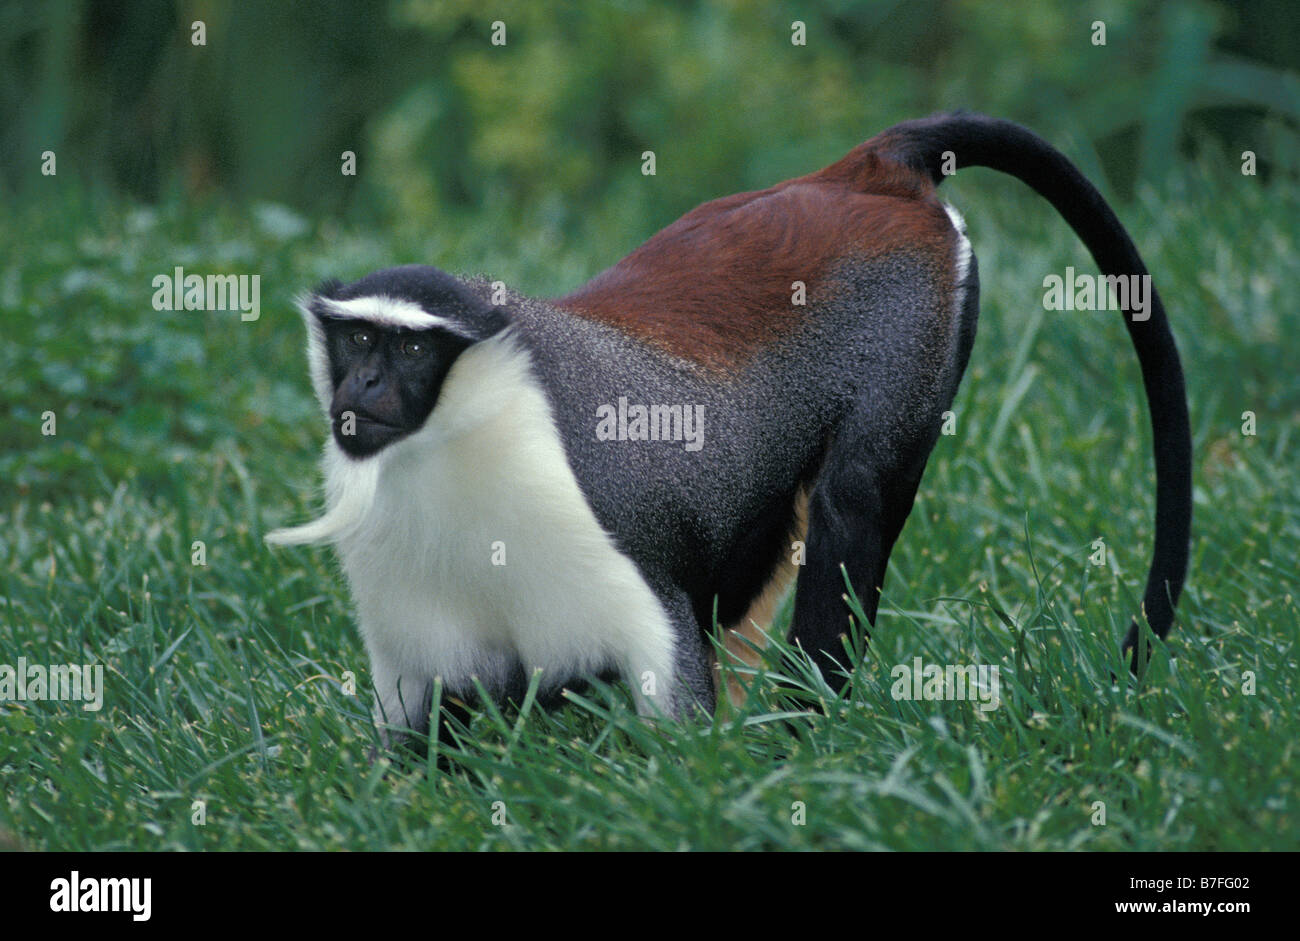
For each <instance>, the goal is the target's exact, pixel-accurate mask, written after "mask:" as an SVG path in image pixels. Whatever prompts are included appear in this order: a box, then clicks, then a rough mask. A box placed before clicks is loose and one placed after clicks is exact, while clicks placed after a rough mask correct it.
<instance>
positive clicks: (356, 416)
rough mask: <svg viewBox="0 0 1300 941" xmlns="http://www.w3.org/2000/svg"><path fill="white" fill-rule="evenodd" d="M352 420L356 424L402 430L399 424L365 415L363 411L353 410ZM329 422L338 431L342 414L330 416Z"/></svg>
mask: <svg viewBox="0 0 1300 941" xmlns="http://www.w3.org/2000/svg"><path fill="white" fill-rule="evenodd" d="M352 421H353V422H354V423H355V424H357V425H374V426H375V427H376V428H387V429H389V430H390V431H402V430H403V429H402V427H401V426H400V425H394V424H393V423H392V422H387V421H384V420H383V419H380V418H375V417H374V416H373V415H367V414H365V413H364V412H357V411H353V412H352ZM330 422H331V424H333V426H334V430H335V431H338V430H339V429H341V428H342V427H343V425H344V420H343V416H342V415H332V416H330Z"/></svg>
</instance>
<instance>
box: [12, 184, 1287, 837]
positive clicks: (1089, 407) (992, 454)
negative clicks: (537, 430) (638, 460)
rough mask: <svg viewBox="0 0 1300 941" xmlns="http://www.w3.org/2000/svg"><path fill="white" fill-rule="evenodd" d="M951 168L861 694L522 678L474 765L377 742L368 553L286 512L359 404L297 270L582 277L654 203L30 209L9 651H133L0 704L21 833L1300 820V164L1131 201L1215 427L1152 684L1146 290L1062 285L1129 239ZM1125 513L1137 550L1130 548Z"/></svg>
mask: <svg viewBox="0 0 1300 941" xmlns="http://www.w3.org/2000/svg"><path fill="white" fill-rule="evenodd" d="M950 187H951V189H952V192H950V193H948V194H947V195H948V197H949V198H950V199H952V200H953V201H954V202H955V203H956V204H957V205H958V206H959V207H960V208H961V209H963V211H964V212H965V214H966V217H967V220H968V222H969V225H970V229H971V237H972V240H973V242H974V244H975V249H976V251H977V253H978V254H979V257H980V263H981V273H982V277H983V282H984V291H983V296H984V302H983V316H982V320H981V325H980V336H979V338H978V339H977V341H976V347H975V352H974V355H973V357H972V366H971V370H970V372H969V373H968V375H967V378H966V381H965V383H964V385H963V387H962V391H961V393H960V395H959V398H958V402H957V406H956V412H957V415H958V433H957V434H956V435H955V436H953V437H946V438H943V439H941V441H940V444H939V446H938V448H937V449H936V451H935V454H934V456H933V458H932V459H931V462H930V467H929V470H928V472H927V475H926V478H925V481H924V483H923V484H922V488H921V494H920V497H919V499H918V501H917V504H916V507H915V510H914V511H913V514H912V517H911V519H910V521H909V523H908V525H907V528H906V529H905V530H904V532H903V536H902V538H901V540H900V543H899V545H898V547H897V549H896V551H895V553H894V556H893V562H892V565H891V568H890V574H889V578H888V581H887V583H886V586H885V595H884V604H883V606H882V611H881V616H880V619H879V623H878V625H877V628H876V630H875V632H874V636H873V642H872V645H871V647H870V648H869V650H868V652H867V653H866V656H865V660H864V662H863V663H862V664H861V666H860V668H859V671H858V681H857V682H856V683H855V685H854V687H853V689H852V693H851V695H850V696H849V697H848V698H847V699H846V700H839V701H831V702H828V703H826V714H825V715H824V716H823V715H797V716H791V715H784V716H783V715H782V714H781V711H782V710H783V709H785V708H786V707H785V706H784V705H782V701H781V700H780V699H779V698H778V697H777V696H776V695H775V693H774V691H773V687H774V682H773V681H772V680H771V678H770V677H768V678H764V679H762V680H760V683H759V688H758V690H757V692H756V695H755V696H754V698H753V699H752V701H751V704H750V706H749V707H748V708H747V710H746V711H745V712H744V713H743V714H742V715H741V716H739V717H735V718H734V719H718V720H716V721H715V722H714V723H713V724H712V725H707V724H697V725H672V724H665V723H653V722H647V721H643V720H641V719H638V718H637V717H636V716H635V714H634V713H632V711H631V709H630V700H629V697H628V696H627V694H626V692H625V691H623V690H620V689H617V688H615V689H612V690H611V689H598V690H595V691H593V692H591V693H589V694H587V695H586V696H585V697H584V698H582V699H581V700H575V701H574V702H573V703H572V704H571V705H569V706H567V707H566V708H564V709H561V710H558V711H555V712H552V713H544V712H541V711H540V710H537V709H535V708H524V709H522V710H507V711H506V712H505V713H504V714H497V713H495V712H493V711H487V712H484V713H481V714H479V715H478V716H476V718H475V720H474V723H473V726H472V733H473V735H472V741H471V742H470V743H469V744H467V745H466V746H465V748H464V749H463V752H462V753H461V754H460V756H459V758H460V762H461V766H462V768H463V769H464V770H463V771H462V772H461V773H459V774H455V775H448V774H444V773H442V772H439V771H437V770H436V769H433V768H431V767H430V768H414V769H405V770H404V769H399V768H392V767H389V766H388V765H387V763H386V762H385V763H380V764H377V765H374V766H371V765H370V764H368V763H367V760H366V756H367V752H368V750H369V748H370V746H371V744H372V743H373V741H374V732H373V730H372V727H371V725H370V722H369V718H368V709H367V705H368V702H369V689H368V683H369V674H368V665H367V663H366V658H365V654H364V651H363V649H362V647H361V644H360V642H359V640H358V637H357V635H356V631H355V627H354V625H353V624H352V622H351V620H350V617H349V613H348V600H347V597H346V589H345V586H344V585H343V583H342V580H341V576H340V574H339V571H338V568H337V565H336V563H335V562H334V561H333V559H332V558H331V556H330V554H329V553H328V552H327V551H324V550H288V551H272V550H270V549H269V548H267V547H266V546H264V545H263V543H262V540H261V537H262V535H263V533H265V532H266V531H268V530H269V529H271V528H272V527H273V526H276V525H280V524H282V523H285V522H289V521H293V522H296V521H301V520H304V519H306V518H308V516H309V515H310V514H311V512H312V510H313V508H314V506H315V505H316V499H317V497H316V485H317V479H316V476H315V466H314V462H315V455H316V453H317V449H318V447H319V444H320V441H321V438H322V435H323V433H324V428H323V427H322V423H321V422H320V421H319V420H318V419H317V416H316V413H315V411H314V402H313V400H312V399H311V396H310V393H309V389H308V384H307V378H306V370H305V364H304V361H303V357H302V350H301V343H302V335H301V327H300V325H299V322H298V319H297V315H296V314H295V313H294V312H293V311H292V309H291V305H290V301H291V298H292V296H293V295H294V294H295V293H297V292H298V291H300V290H302V289H304V288H306V287H309V286H311V285H313V284H314V283H315V282H316V281H318V280H320V279H321V278H323V277H325V276H327V275H338V276H340V277H345V278H347V277H354V276H357V275H360V274H361V273H363V272H365V271H367V270H370V269H372V268H376V267H380V266H384V265H388V264H393V263H398V262H405V261H416V260H420V261H428V262H432V263H435V264H438V265H440V266H442V267H444V268H447V269H449V270H453V271H464V272H487V273H491V274H492V275H494V276H498V277H501V278H503V279H505V280H507V281H508V282H510V283H512V284H515V285H517V286H519V287H521V288H523V289H525V290H529V291H533V292H537V293H548V292H555V291H559V290H560V289H562V288H564V287H565V286H566V285H572V284H574V283H576V282H578V281H579V280H580V279H581V278H583V277H585V276H587V275H589V274H591V273H594V271H596V270H597V269H598V268H600V267H602V266H603V265H605V264H607V263H610V262H612V261H613V260H615V258H616V257H617V256H618V254H619V253H620V252H621V251H624V250H626V249H628V248H630V247H632V246H633V245H634V244H636V243H637V242H638V241H639V240H640V239H642V238H644V237H645V236H646V235H648V234H650V233H649V232H648V231H645V230H644V229H642V228H641V227H640V226H639V225H637V224H636V223H635V220H625V221H619V220H615V219H603V220H593V222H592V225H591V228H590V229H589V230H586V231H582V232H561V231H557V230H555V229H554V228H553V227H551V228H548V226H547V222H546V220H545V218H543V217H541V216H539V217H538V218H536V219H527V220H524V221H517V220H514V221H512V220H511V219H510V218H509V217H508V216H507V215H506V214H505V213H504V212H501V213H497V212H488V213H485V217H483V218H479V219H472V220H463V219H462V220H448V224H447V226H446V228H445V231H440V232H437V233H428V234H426V235H425V236H423V237H417V236H412V235H410V234H401V233H398V234H391V233H385V234H381V233H377V232H365V231H354V230H352V229H349V228H348V227H346V226H343V225H340V224H336V223H332V222H320V223H318V224H311V225H308V226H306V229H305V231H303V232H299V233H295V232H294V231H293V229H294V227H293V226H286V225H283V224H277V221H276V217H275V216H274V214H267V213H265V212H264V213H262V214H261V215H258V214H256V213H252V212H247V213H246V212H240V211H236V210H232V209H221V208H218V207H191V208H188V209H187V208H182V207H179V206H175V205H173V206H170V207H167V206H164V207H162V208H157V209H141V208H133V207H130V206H123V205H121V204H119V203H116V202H114V201H111V200H105V199H102V198H98V197H93V196H88V195H84V194H81V195H62V196H58V197H51V200H50V201H48V202H47V203H46V204H45V205H44V206H42V207H40V208H39V209H30V210H23V209H18V208H14V209H12V211H11V212H9V213H6V215H7V216H8V218H9V224H7V225H6V226H4V227H3V229H2V230H0V258H4V259H7V261H5V262H4V263H3V267H2V268H0V309H2V316H3V321H4V324H5V328H4V335H5V341H4V343H3V344H0V406H2V407H0V414H3V417H4V424H3V445H2V447H0V481H2V483H0V488H3V489H2V490H0V493H2V494H3V501H2V502H0V596H2V597H0V663H10V664H12V663H14V662H15V661H16V660H17V658H18V657H19V656H25V657H26V658H27V659H28V660H29V661H31V662H40V663H56V662H96V661H97V662H102V663H103V664H104V665H105V672H106V675H107V694H106V702H105V707H104V709H103V711H102V712H99V713H97V714H96V713H89V712H84V711H82V710H81V709H80V708H79V705H78V704H69V703H47V702H30V703H6V704H0V782H2V784H3V794H4V797H3V801H0V844H8V845H14V844H17V845H20V846H24V847H32V848H49V849H338V848H347V849H387V848H407V849H482V848H490V849H497V848H499V849H678V848H696V849H760V848H763V849H800V848H813V847H816V848H849V849H1036V850H1043V849H1098V850H1100V849H1109V850H1118V849H1136V850H1168V849H1259V848H1276V849H1282V848H1290V849H1294V848H1296V847H1297V846H1300V820H1298V818H1297V801H1298V795H1297V781H1300V757H1298V755H1297V750H1298V749H1300V745H1297V741H1298V740H1300V735H1298V734H1297V732H1300V719H1298V718H1297V717H1298V716H1300V695H1298V694H1300V671H1297V662H1296V661H1297V641H1298V640H1300V610H1298V608H1297V602H1296V596H1297V594H1300V563H1297V561H1296V560H1297V558H1300V499H1297V497H1298V496H1300V478H1298V477H1297V475H1296V473H1295V467H1296V463H1297V460H1296V459H1297V444H1298V443H1300V440H1298V434H1300V429H1298V428H1297V415H1300V383H1298V382H1297V380H1296V378H1295V341H1294V324H1293V323H1290V322H1284V320H1283V317H1284V315H1289V314H1291V313H1292V312H1293V310H1294V303H1293V297H1292V293H1293V291H1294V286H1295V285H1296V284H1297V283H1300V244H1297V243H1298V241H1300V237H1298V234H1297V227H1296V223H1295V220H1296V218H1297V217H1298V216H1300V202H1298V201H1297V197H1296V194H1295V192H1294V190H1293V189H1292V190H1287V189H1284V188H1281V187H1279V188H1278V189H1276V190H1272V191H1270V190H1269V189H1268V188H1267V187H1265V186H1264V185H1263V184H1262V183H1260V182H1259V181H1258V180H1255V179H1252V178H1244V177H1241V176H1240V175H1239V174H1236V173H1235V172H1233V170H1232V169H1231V168H1227V169H1224V168H1219V167H1213V168H1190V169H1187V170H1185V171H1180V172H1179V173H1177V174H1175V175H1174V176H1173V177H1172V179H1171V181H1170V183H1169V184H1168V185H1167V186H1166V187H1165V188H1164V189H1163V190H1162V191H1160V192H1149V193H1145V194H1143V197H1142V199H1141V200H1140V201H1139V203H1138V204H1136V205H1131V206H1126V207H1121V208H1120V215H1121V216H1122V217H1123V218H1124V219H1125V221H1126V223H1127V224H1128V225H1129V227H1130V229H1131V231H1132V232H1133V234H1134V237H1135V239H1136V241H1137V242H1138V244H1139V245H1140V246H1141V248H1142V251H1143V253H1144V255H1145V257H1146V259H1147V261H1148V264H1149V265H1150V267H1151V269H1152V272H1153V274H1154V276H1155V279H1156V283H1157V285H1158V286H1159V288H1160V290H1161V291H1162V293H1163V295H1164V298H1165V301H1166V304H1167V306H1168V308H1169V311H1170V315H1171V319H1172V321H1173V323H1174V328H1175V332H1176V334H1177V336H1178V340H1179V343H1180V346H1181V350H1182V353H1183V357H1184V364H1185V367H1186V371H1187V375H1188V380H1189V389H1190V396H1191V410H1192V425H1193V430H1194V434H1195V445H1196V520H1195V544H1194V547H1193V556H1192V557H1193V562H1192V570H1191V575H1190V580H1189V583H1188V589H1187V592H1186V594H1185V595H1184V599H1183V602H1182V605H1181V607H1180V616H1179V623H1178V626H1177V628H1176V630H1175V633H1174V634H1173V635H1172V636H1171V638H1170V643H1169V645H1168V650H1167V652H1166V651H1165V650H1163V649H1162V650H1161V651H1159V653H1158V655H1157V658H1156V662H1155V663H1154V664H1153V668H1152V670H1151V671H1150V674H1149V675H1148V678H1147V681H1146V682H1145V684H1143V685H1142V686H1141V687H1135V686H1131V685H1129V684H1123V685H1119V686H1114V685H1112V684H1111V682H1110V673H1111V670H1113V669H1118V668H1119V660H1118V654H1117V650H1116V648H1117V643H1118V640H1119V638H1120V636H1121V635H1122V632H1123V629H1124V626H1125V625H1126V623H1127V620H1128V617H1129V615H1130V613H1131V612H1132V611H1133V610H1134V605H1135V601H1136V598H1137V597H1138V596H1139V595H1140V592H1141V586H1142V583H1143V580H1144V578H1145V569H1146V565H1147V561H1148V556H1149V552H1150V547H1151V543H1152V532H1151V509H1152V505H1153V480H1152V465H1151V458H1150V454H1149V448H1150V434H1149V429H1148V427H1147V418H1146V411H1145V403H1144V401H1143V398H1142V396H1141V392H1140V386H1139V384H1138V378H1137V377H1138V371H1137V367H1136V363H1135V360H1134V356H1133V354H1132V351H1131V349H1130V348H1129V346H1128V342H1127V338H1126V336H1125V334H1124V331H1123V328H1122V325H1121V324H1120V322H1119V318H1118V315H1115V314H1113V313H1112V314H1109V315H1107V314H1103V313H1051V312H1044V311H1043V309H1042V305H1041V295H1042V288H1041V281H1042V278H1043V276H1044V275H1045V274H1047V273H1049V272H1053V271H1055V272H1060V271H1062V270H1063V269H1064V267H1065V266H1066V265H1067V264H1074V265H1076V266H1077V267H1080V268H1085V269H1086V268H1087V267H1088V263H1087V259H1086V256H1085V254H1084V252H1083V250H1082V248H1081V246H1079V244H1078V243H1077V242H1076V241H1075V240H1074V238H1073V236H1071V235H1070V234H1069V232H1068V230H1067V229H1066V228H1065V226H1064V224H1063V223H1062V222H1061V221H1060V220H1059V219H1057V218H1056V217H1055V215H1054V214H1053V213H1052V211H1051V210H1050V208H1049V207H1047V206H1046V204H1043V203H1040V202H1037V201H1036V200H1034V199H1033V198H1032V197H1030V196H1028V195H1026V194H1025V193H1024V192H1023V191H1022V190H1021V189H1019V188H1017V187H1016V186H1014V185H1013V184H1010V183H1007V182H1003V181H1000V180H998V179H997V178H995V177H994V176H993V175H991V174H985V175H978V176H977V175H975V174H971V175H970V178H969V179H967V178H966V177H965V176H963V177H962V178H960V179H959V180H958V181H956V183H955V184H950ZM708 195H715V194H704V193H701V194H700V196H701V198H703V197H706V196H708ZM259 219H260V220H261V221H257V220H259ZM175 265H184V266H185V267H186V268H187V269H188V270H191V271H197V272H200V273H205V272H217V271H232V272H243V273H257V274H260V275H261V276H262V310H263V313H262V317H261V319H260V320H259V321H258V322H256V323H241V322H240V321H239V318H238V316H237V315H234V314H219V313H195V312H178V313H166V312H164V313H159V312H155V311H154V310H152V308H151V306H150V297H151V296H152V289H151V287H150V280H151V279H152V278H153V276H154V275H156V274H159V273H164V272H170V271H171V269H172V268H173V267H174V266H175ZM1290 319H1293V318H1290ZM46 410H53V411H54V412H55V413H56V414H57V421H58V425H57V430H58V433H57V435H56V436H54V437H44V436H42V435H41V434H40V424H41V415H42V413H43V412H44V411H46ZM1247 410H1249V411H1253V412H1254V413H1255V414H1256V415H1257V422H1258V431H1259V433H1258V435H1257V436H1255V437H1246V436H1243V435H1242V433H1241V423H1242V420H1241V413H1242V412H1243V411H1247ZM1098 538H1101V539H1103V540H1105V542H1106V545H1107V547H1108V556H1109V559H1108V565H1107V566H1105V567H1097V566H1093V565H1091V564H1089V561H1088V556H1089V555H1090V554H1091V553H1092V551H1093V548H1092V544H1093V541H1094V540H1095V539H1098ZM195 540H202V541H203V542H204V543H205V544H206V552H207V564H206V566H195V565H193V564H191V552H192V544H193V542H194V541H195ZM999 612H1001V614H999ZM1004 616H1005V619H1006V620H1005V621H1004ZM1008 622H1009V624H1010V626H1008ZM1169 655H1172V659H1171V658H1170V656H1169ZM914 656H921V657H923V658H924V659H925V661H926V662H936V663H940V664H942V663H972V662H973V663H991V664H998V665H1000V667H1001V669H1002V686H1003V694H1002V698H1003V705H1002V707H1001V708H999V709H997V710H995V711H993V712H992V713H990V714H988V715H987V716H982V715H981V714H980V713H978V712H977V710H976V709H975V708H974V705H973V704H971V703H963V702H924V701H923V702H913V701H895V700H894V699H893V698H892V697H891V695H890V683H891V680H890V668H891V667H892V666H893V665H894V664H896V663H904V662H908V663H910V662H911V659H912V658H913V657H914ZM347 671H351V673H352V674H354V675H355V677H356V693H355V694H354V695H349V694H347V693H345V692H344V688H343V677H344V674H345V673H346V672H347ZM1247 673H1250V674H1253V675H1254V677H1255V683H1256V690H1255V692H1254V694H1253V695H1247V694H1245V693H1243V682H1244V680H1243V677H1245V676H1246V674H1247ZM805 680H807V681H808V685H809V686H810V687H812V689H813V693H814V695H816V693H817V686H816V683H815V682H812V681H811V678H805ZM822 692H823V693H824V690H822ZM196 800H202V801H205V802H206V824H205V825H203V826H197V825H194V824H193V823H192V822H191V818H192V814H193V810H192V807H193V802H194V801H196ZM497 801H501V802H504V808H505V813H506V819H507V820H508V825H505V826H497V825H494V823H493V819H492V818H493V812H494V802H497ZM1097 801H1101V802H1104V804H1105V808H1106V822H1105V824H1104V825H1094V823H1093V819H1094V803H1095V802H1097ZM796 802H803V805H804V808H805V810H804V813H805V814H806V821H805V823H804V825H801V826H799V825H794V824H793V823H792V814H793V813H794V805H795V803H796Z"/></svg>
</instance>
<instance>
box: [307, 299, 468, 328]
mask: <svg viewBox="0 0 1300 941" xmlns="http://www.w3.org/2000/svg"><path fill="white" fill-rule="evenodd" d="M318 300H319V301H320V304H321V306H322V307H324V308H325V310H326V312H327V313H328V314H329V315H330V316H333V317H339V318H341V319H345V320H365V321H369V322H370V323H376V324H380V325H382V326H385V327H405V328H406V329H408V330H432V329H434V328H436V327H441V328H442V329H444V330H449V331H451V332H452V333H455V334H458V335H460V336H468V332H467V331H466V329H465V327H464V325H463V324H460V323H457V322H456V321H454V320H448V319H447V318H446V317H439V316H437V315H436V314H431V313H429V312H428V311H427V310H425V309H424V308H423V307H421V306H420V305H418V304H412V303H411V302H410V301H403V300H398V299H397V298H393V297H385V296H383V295H379V296H374V297H354V298H352V299H351V300H349V301H336V300H331V299H330V298H327V297H322V298H318Z"/></svg>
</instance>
